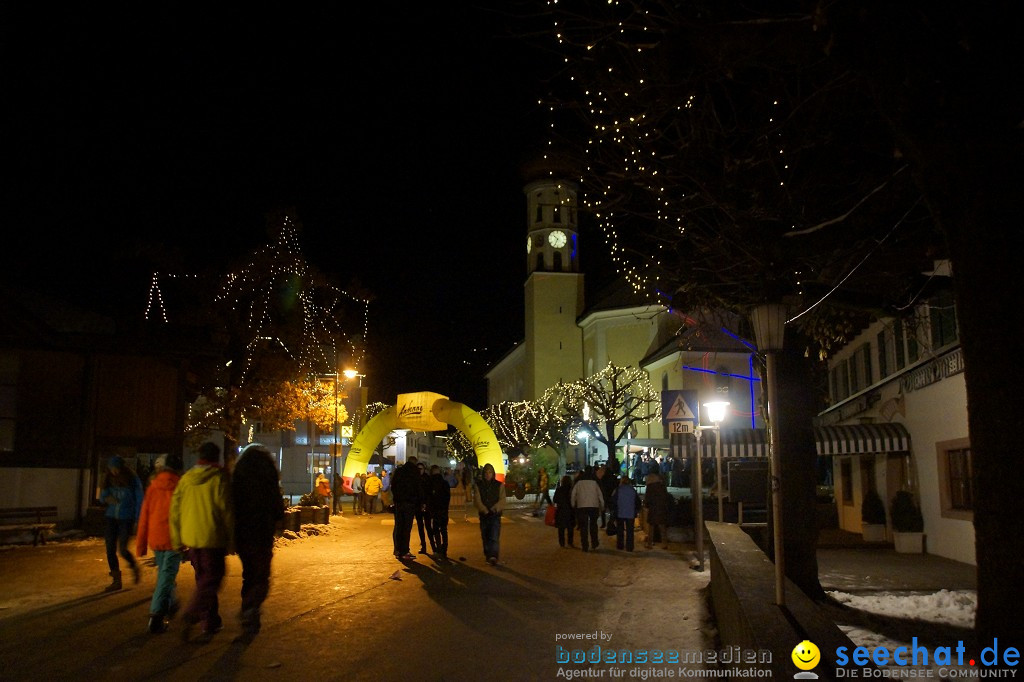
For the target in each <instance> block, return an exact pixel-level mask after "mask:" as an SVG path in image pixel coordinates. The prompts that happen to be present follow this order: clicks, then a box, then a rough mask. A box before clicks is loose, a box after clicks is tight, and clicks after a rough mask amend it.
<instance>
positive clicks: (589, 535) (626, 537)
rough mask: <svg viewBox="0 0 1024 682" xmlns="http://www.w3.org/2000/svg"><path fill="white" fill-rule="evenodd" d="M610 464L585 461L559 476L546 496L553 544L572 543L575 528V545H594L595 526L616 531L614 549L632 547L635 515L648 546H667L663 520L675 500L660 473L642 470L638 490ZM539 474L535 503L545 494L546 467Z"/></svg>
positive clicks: (596, 537) (589, 548) (611, 532)
mask: <svg viewBox="0 0 1024 682" xmlns="http://www.w3.org/2000/svg"><path fill="white" fill-rule="evenodd" d="M613 469H614V467H611V466H599V467H597V468H594V467H593V466H587V467H585V468H584V469H583V470H581V471H579V472H577V473H576V475H575V476H570V475H568V474H567V475H565V476H562V478H561V480H560V481H559V482H558V485H557V486H556V488H555V494H554V498H553V499H552V500H551V501H552V504H553V505H554V507H555V511H554V514H553V516H554V525H555V527H556V528H557V529H558V545H559V546H560V547H570V548H575V547H576V544H575V542H574V539H575V535H576V531H579V537H580V549H582V550H583V551H584V552H589V551H592V550H595V549H597V548H598V547H599V546H600V537H599V533H598V530H599V529H602V528H604V529H608V534H609V535H614V536H615V547H616V549H619V550H625V551H627V552H632V551H633V549H634V543H635V539H634V533H635V530H636V527H637V523H638V519H642V527H643V530H644V536H645V537H644V546H645V547H646V548H648V549H650V548H653V546H654V543H655V542H660V543H661V546H662V547H663V548H665V549H668V523H669V517H670V515H671V511H672V506H673V504H674V503H675V501H674V499H673V498H672V495H671V494H670V493H669V491H668V486H667V485H666V483H665V481H664V480H663V479H662V477H661V474H660V473H655V472H653V471H652V472H649V473H647V474H645V476H644V479H643V483H644V485H645V490H644V494H643V495H641V494H640V493H639V492H638V491H637V489H636V487H635V486H634V484H633V480H632V479H631V478H630V476H629V475H627V474H622V475H620V476H617V475H616V474H615V473H614V472H613ZM539 478H540V481H539V483H540V486H541V490H540V491H539V492H538V499H537V503H538V507H539V506H540V503H541V502H542V500H543V499H545V495H546V494H547V490H545V489H544V481H545V480H546V479H547V472H546V471H544V470H543V469H541V472H540V477H539Z"/></svg>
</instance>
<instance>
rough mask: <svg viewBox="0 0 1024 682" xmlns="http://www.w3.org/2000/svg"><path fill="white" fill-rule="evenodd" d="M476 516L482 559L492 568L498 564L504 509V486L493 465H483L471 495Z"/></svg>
mask: <svg viewBox="0 0 1024 682" xmlns="http://www.w3.org/2000/svg"><path fill="white" fill-rule="evenodd" d="M473 503H474V504H475V505H476V510H477V516H478V517H479V518H480V539H481V540H482V541H483V546H484V557H485V558H486V559H487V563H489V564H491V565H492V566H494V565H496V564H497V563H498V552H499V549H500V546H501V514H502V511H503V510H504V509H505V485H504V484H503V483H502V482H501V481H499V480H498V478H497V475H496V474H495V471H494V465H493V464H491V463H490V462H488V463H487V464H484V468H483V477H482V478H481V479H480V480H479V481H477V484H476V491H475V493H474V494H473Z"/></svg>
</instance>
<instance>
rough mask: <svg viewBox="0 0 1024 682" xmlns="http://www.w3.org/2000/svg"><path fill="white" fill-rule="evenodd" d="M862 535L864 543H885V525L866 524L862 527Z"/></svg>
mask: <svg viewBox="0 0 1024 682" xmlns="http://www.w3.org/2000/svg"><path fill="white" fill-rule="evenodd" d="M860 534H861V537H863V538H864V542H885V524H884V523H865V524H863V525H861V527H860Z"/></svg>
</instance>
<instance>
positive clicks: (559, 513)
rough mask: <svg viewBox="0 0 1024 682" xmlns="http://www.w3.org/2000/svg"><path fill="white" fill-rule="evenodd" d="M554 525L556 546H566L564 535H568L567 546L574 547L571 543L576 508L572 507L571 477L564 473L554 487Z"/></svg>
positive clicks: (574, 526)
mask: <svg viewBox="0 0 1024 682" xmlns="http://www.w3.org/2000/svg"><path fill="white" fill-rule="evenodd" d="M554 505H555V526H556V527H557V528H558V546H559V547H565V546H566V535H568V540H569V543H568V545H569V547H576V545H574V544H573V543H572V536H573V535H574V530H575V528H576V510H574V509H573V508H572V477H571V476H569V475H568V474H566V475H565V476H562V480H561V482H560V483H559V484H558V487H557V488H555V501H554Z"/></svg>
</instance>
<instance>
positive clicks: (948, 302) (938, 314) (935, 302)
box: [928, 291, 959, 348]
mask: <svg viewBox="0 0 1024 682" xmlns="http://www.w3.org/2000/svg"><path fill="white" fill-rule="evenodd" d="M928 322H929V326H930V328H931V329H930V330H931V334H932V348H942V347H943V346H948V345H950V344H952V343H955V342H956V341H957V339H958V338H959V337H958V334H957V329H956V308H955V306H954V305H953V292H951V291H947V292H943V293H941V294H939V295H938V296H936V297H935V298H933V299H932V300H931V301H929V302H928Z"/></svg>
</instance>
